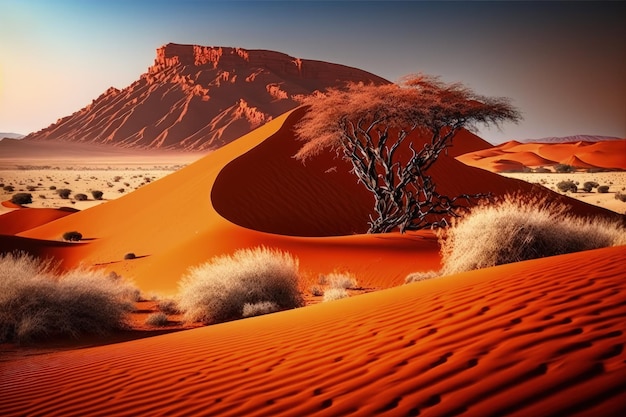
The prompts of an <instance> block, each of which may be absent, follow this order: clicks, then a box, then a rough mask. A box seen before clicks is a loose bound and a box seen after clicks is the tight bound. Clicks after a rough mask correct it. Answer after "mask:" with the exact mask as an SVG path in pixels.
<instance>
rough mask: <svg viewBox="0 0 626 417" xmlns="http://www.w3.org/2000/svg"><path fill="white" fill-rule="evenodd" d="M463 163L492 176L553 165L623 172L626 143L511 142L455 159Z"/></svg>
mask: <svg viewBox="0 0 626 417" xmlns="http://www.w3.org/2000/svg"><path fill="white" fill-rule="evenodd" d="M458 159H459V160H460V161H462V162H463V163H465V164H467V165H470V166H474V167H478V168H482V169H486V170H488V171H492V172H503V171H510V170H516V171H520V170H523V169H524V168H529V167H538V166H553V165H556V164H567V165H572V166H574V167H576V168H587V169H589V168H602V169H619V170H626V140H610V141H603V142H572V143H523V144H522V143H520V142H516V141H510V142H506V143H503V144H501V145H498V146H495V147H492V148H490V149H484V150H479V151H472V152H469V153H466V154H464V155H461V156H459V158H458Z"/></svg>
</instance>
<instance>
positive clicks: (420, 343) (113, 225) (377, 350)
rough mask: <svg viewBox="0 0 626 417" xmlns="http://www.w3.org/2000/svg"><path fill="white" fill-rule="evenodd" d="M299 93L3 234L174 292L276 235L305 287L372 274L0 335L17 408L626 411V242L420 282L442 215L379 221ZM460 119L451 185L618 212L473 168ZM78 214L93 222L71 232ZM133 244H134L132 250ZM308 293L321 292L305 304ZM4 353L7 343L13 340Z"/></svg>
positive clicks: (10, 241) (3, 377) (81, 221)
mask: <svg viewBox="0 0 626 417" xmlns="http://www.w3.org/2000/svg"><path fill="white" fill-rule="evenodd" d="M302 111H303V110H302V109H299V110H295V111H292V112H289V113H287V114H285V115H283V116H281V117H279V118H277V119H275V120H273V121H272V122H270V123H267V124H265V125H263V126H262V127H260V128H259V129H257V130H255V131H253V132H251V133H250V134H248V135H245V136H243V137H241V138H240V139H238V140H237V141H235V142H232V143H231V144H229V145H227V146H225V147H223V148H221V149H219V150H217V151H215V152H213V153H211V154H210V155H207V156H206V157H203V158H201V159H199V160H197V161H196V162H194V163H192V164H190V165H188V166H186V167H184V168H182V169H179V170H177V171H176V172H173V173H171V174H169V175H167V176H165V177H163V178H162V179H159V180H157V181H153V182H150V183H149V184H145V185H143V186H141V187H139V188H138V189H137V190H135V191H133V192H131V193H128V194H125V195H123V196H121V197H120V198H117V199H115V200H112V201H108V202H106V203H105V204H100V205H97V206H95V207H92V208H89V209H86V210H83V211H78V212H67V211H64V212H62V213H60V212H61V210H55V209H22V208H19V209H16V210H12V211H10V212H8V213H6V214H3V215H1V216H0V220H1V219H2V218H3V217H4V218H7V217H6V216H12V217H11V221H10V222H9V221H6V222H0V234H1V235H0V250H1V251H5V250H9V249H23V250H27V251H29V252H31V253H33V254H35V255H38V256H43V257H45V256H53V257H55V258H56V259H58V260H60V261H62V262H63V266H64V267H67V268H69V267H74V266H77V265H79V264H86V265H87V266H96V267H99V268H103V269H105V270H106V271H111V272H113V271H114V272H116V273H118V274H121V275H123V276H125V277H128V278H131V279H133V280H134V281H135V282H136V284H137V285H138V286H139V288H140V289H141V290H142V291H143V292H145V293H153V292H154V293H160V294H165V295H167V294H172V293H173V292H175V291H176V287H177V281H178V279H179V278H180V277H181V275H182V274H183V273H184V271H185V270H186V268H188V267H189V266H191V265H196V264H199V263H201V262H204V261H206V260H208V259H210V258H211V257H213V256H215V255H220V254H224V253H233V252H234V251H235V250H237V249H240V248H245V247H254V246H259V245H265V246H268V247H275V248H278V249H282V250H285V251H288V252H290V253H292V254H293V255H295V256H297V257H298V258H299V259H300V269H301V271H302V273H303V275H304V277H303V282H302V286H303V289H306V288H308V287H309V286H310V285H311V284H313V283H316V282H317V280H318V277H319V275H320V274H325V273H329V272H332V271H335V270H339V271H349V272H350V273H352V274H354V275H355V277H356V278H357V279H358V282H359V284H360V285H361V286H362V287H365V288H368V289H369V290H372V291H374V290H376V291H374V292H371V293H368V294H363V295H358V296H354V297H351V298H349V299H345V300H339V301H334V302H329V303H321V304H318V305H308V306H306V307H303V308H300V309H296V310H291V311H285V312H280V313H275V314H270V315H266V316H262V317H255V318H250V319H245V320H240V321H235V322H229V323H224V324H219V325H214V326H208V327H202V328H198V329H192V330H184V331H178V332H175V333H171V334H164V335H159V336H154V337H148V338H142V339H136V340H127V341H118V342H117V343H112V342H113V341H115V339H113V340H112V342H111V343H109V344H106V345H102V346H94V347H87V348H85V347H83V348H80V349H77V348H69V349H67V348H65V349H60V350H59V349H57V350H58V351H54V349H52V351H51V349H50V347H48V349H47V350H46V349H45V347H44V348H43V349H40V350H37V349H35V350H20V348H16V347H14V346H0V349H4V350H5V352H6V354H3V356H2V359H1V361H0V372H1V373H0V408H1V409H2V410H3V413H4V414H6V415H11V416H13V415H15V416H17V415H63V416H68V415H112V414H116V415H138V414H139V415H141V414H143V415H149V414H152V415H193V414H205V415H237V416H241V415H309V414H319V415H346V414H355V415H377V414H388V415H458V414H465V415H475V416H484V415H576V414H578V415H615V416H617V415H620V414H621V413H623V412H626V407H625V406H624V404H623V402H622V401H621V400H622V399H623V396H624V395H625V394H626V385H625V384H624V381H625V380H626V367H624V361H625V360H626V357H625V356H624V351H623V346H624V343H625V342H626V338H625V334H626V329H625V328H624V327H625V326H624V323H625V320H624V318H625V317H626V310H625V306H626V298H625V297H626V296H625V294H626V290H625V289H624V282H625V281H624V278H625V275H624V272H623V268H622V265H623V264H624V261H625V260H626V252H625V251H624V250H623V249H624V248H619V247H618V248H608V249H601V250H595V251H590V252H584V253H578V254H571V255H564V256H558V257H552V258H544V259H539V260H534V261H527V262H523V263H516V264H510V265H504V266H500V267H495V268H490V269H484V270H479V271H474V272H470V273H464V274H460V275H455V276H449V277H444V278H439V279H433V280H429V281H424V282H419V283H415V284H410V285H402V283H403V281H404V277H405V276H406V275H407V274H408V273H410V272H414V271H427V270H432V269H438V268H439V266H440V262H441V260H440V255H439V246H438V243H437V238H436V236H435V233H434V232H432V231H421V232H413V233H407V234H405V235H400V234H397V233H389V234H383V235H365V234H363V232H364V231H365V230H366V229H367V225H366V224H364V220H365V219H367V213H368V212H369V210H370V206H371V197H370V196H369V195H368V194H367V192H365V191H364V190H363V189H361V187H360V186H359V185H358V184H356V181H355V180H354V178H353V177H352V176H351V174H349V172H348V167H347V166H346V165H345V162H343V161H342V160H340V159H337V158H335V154H334V153H333V152H328V153H326V154H324V155H322V156H321V157H319V158H317V159H314V160H311V161H310V162H307V165H306V166H304V165H302V164H301V163H299V162H297V161H295V160H294V159H293V158H292V155H293V154H294V153H295V150H296V149H297V148H298V147H299V146H300V144H299V143H298V142H296V141H295V140H294V138H293V133H292V132H291V128H292V126H293V125H294V124H295V123H296V122H297V121H298V120H299V118H300V117H301V116H302ZM488 147H489V146H488V144H486V142H484V141H482V140H481V139H480V138H478V137H476V136H474V135H472V134H470V133H468V132H462V133H461V135H460V137H458V138H457V143H456V145H455V147H454V148H452V149H451V150H450V152H449V156H442V157H441V158H440V160H439V161H438V162H437V163H436V164H435V165H434V166H433V168H432V173H433V176H434V177H435V181H436V182H437V184H438V185H439V188H438V190H439V191H440V192H442V193H449V194H457V193H461V192H467V193H479V192H488V191H490V192H492V193H494V195H496V196H497V195H503V194H505V193H511V192H516V191H518V192H523V193H533V194H535V195H538V196H544V197H546V198H549V199H551V200H555V201H561V202H563V204H567V205H568V206H569V207H570V210H571V211H572V212H574V213H578V214H582V215H593V216H600V217H610V218H618V217H619V216H618V215H617V214H616V213H614V212H611V211H608V210H605V209H602V208H599V207H595V206H593V205H589V204H586V203H584V202H580V201H577V200H574V199H571V198H568V197H567V196H562V195H560V194H559V193H554V192H552V191H550V190H548V189H547V188H545V187H540V186H536V185H533V184H530V183H528V182H525V181H520V180H516V179H511V178H506V177H503V176H500V175H498V174H494V173H491V172H487V171H485V170H482V169H478V168H474V167H468V166H466V165H465V164H463V163H461V162H459V161H457V160H456V159H455V158H454V157H455V156H458V155H461V154H465V153H468V152H474V151H479V150H481V149H483V150H484V149H486V148H488ZM68 230H78V231H80V232H81V233H82V234H83V236H84V237H85V240H84V241H83V242H79V243H70V242H63V241H61V239H60V236H61V235H62V234H63V233H64V232H65V231H68ZM128 252H133V253H136V254H137V255H138V257H137V258H136V259H132V260H125V259H124V254H125V253H128ZM310 304H313V303H310ZM0 353H1V351H0Z"/></svg>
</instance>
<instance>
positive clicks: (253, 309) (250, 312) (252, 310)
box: [243, 301, 280, 317]
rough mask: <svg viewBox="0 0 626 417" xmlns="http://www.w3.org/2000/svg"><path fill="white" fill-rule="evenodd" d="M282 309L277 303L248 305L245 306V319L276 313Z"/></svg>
mask: <svg viewBox="0 0 626 417" xmlns="http://www.w3.org/2000/svg"><path fill="white" fill-rule="evenodd" d="M278 310H280V308H279V307H278V305H276V303H272V302H270V301H261V302H260V303H254V304H251V303H246V304H244V305H243V317H253V316H261V315H263V314H270V313H275V312H277V311H278Z"/></svg>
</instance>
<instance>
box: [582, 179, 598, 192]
mask: <svg viewBox="0 0 626 417" xmlns="http://www.w3.org/2000/svg"><path fill="white" fill-rule="evenodd" d="M599 185H600V184H598V183H597V182H595V181H587V182H585V183H584V184H583V190H584V191H585V192H586V193H590V192H591V191H592V190H593V189H594V188H598V186H599Z"/></svg>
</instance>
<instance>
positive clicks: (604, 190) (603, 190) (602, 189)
mask: <svg viewBox="0 0 626 417" xmlns="http://www.w3.org/2000/svg"><path fill="white" fill-rule="evenodd" d="M597 191H598V192H599V193H600V194H606V193H608V192H609V186H608V185H601V186H599V187H598V189H597Z"/></svg>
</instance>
